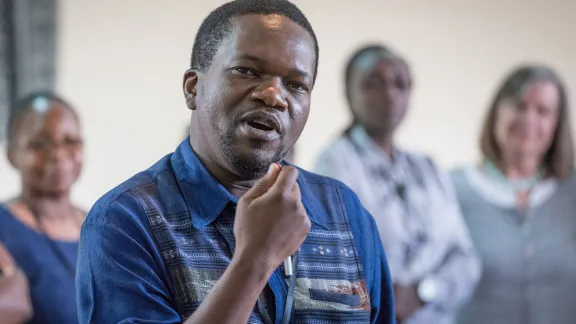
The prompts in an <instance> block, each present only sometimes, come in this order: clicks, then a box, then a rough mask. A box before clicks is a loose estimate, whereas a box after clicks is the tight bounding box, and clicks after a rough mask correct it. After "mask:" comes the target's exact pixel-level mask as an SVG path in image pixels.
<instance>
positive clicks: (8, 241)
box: [0, 93, 85, 324]
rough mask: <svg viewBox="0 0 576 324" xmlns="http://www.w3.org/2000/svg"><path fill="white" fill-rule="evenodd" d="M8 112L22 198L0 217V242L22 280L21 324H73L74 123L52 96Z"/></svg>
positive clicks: (79, 154) (37, 96) (77, 158)
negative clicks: (25, 293)
mask: <svg viewBox="0 0 576 324" xmlns="http://www.w3.org/2000/svg"><path fill="white" fill-rule="evenodd" d="M13 112H14V114H13V115H12V116H11V118H10V122H9V124H8V159H9V161H10V163H11V164H12V165H13V166H14V168H15V169H17V170H18V172H19V174H20V179H21V188H22V190H21V193H20V194H19V195H18V197H16V198H14V199H12V200H11V201H9V202H7V203H6V204H5V205H4V206H5V208H6V210H8V213H0V224H2V226H0V242H1V243H3V244H4V245H5V246H6V249H7V252H8V253H9V254H10V255H11V258H13V259H14V260H15V264H16V266H17V267H19V268H20V269H21V270H22V271H23V272H24V274H25V275H26V278H27V279H28V284H29V287H30V291H29V293H30V297H31V300H32V304H33V317H32V319H31V321H30V322H28V323H43V324H52V323H54V324H56V323H58V324H62V323H66V324H68V323H77V322H78V317H77V313H76V297H75V289H74V276H75V272H76V260H77V253H78V243H77V242H78V238H79V235H80V226H81V224H82V222H83V219H84V215H85V213H84V212H83V211H82V210H81V209H79V208H78V207H76V206H74V205H73V203H72V202H71V201H70V190H71V187H72V185H73V184H74V183H75V182H76V180H77V179H78V177H79V175H80V171H81V169H82V163H83V139H82V134H81V130H80V122H79V119H78V116H77V114H76V112H75V110H74V109H73V108H72V106H70V105H69V104H68V103H66V102H65V101H64V100H63V99H62V98H60V97H58V96H55V95H53V94H51V93H34V94H31V95H30V96H28V97H26V98H24V99H22V100H20V101H18V102H16V107H15V109H13ZM2 298H3V297H0V299H2Z"/></svg>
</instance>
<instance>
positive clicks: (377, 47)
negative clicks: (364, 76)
mask: <svg viewBox="0 0 576 324" xmlns="http://www.w3.org/2000/svg"><path fill="white" fill-rule="evenodd" d="M368 54H375V55H379V56H380V57H382V58H383V59H386V60H390V61H401V62H405V60H404V59H403V58H402V57H401V56H399V55H398V54H396V53H395V52H394V51H393V50H392V49H390V48H389V47H387V46H385V45H381V44H370V45H364V46H362V47H360V48H359V49H357V50H356V51H355V52H354V53H352V55H351V56H350V58H349V59H348V62H347V63H346V69H345V71H344V91H345V92H346V101H347V102H348V109H349V110H350V113H351V114H352V122H351V123H350V125H349V126H348V127H347V128H346V130H345V131H344V134H348V133H349V132H350V130H351V129H352V127H354V125H356V124H357V122H358V120H357V118H356V116H355V115H354V109H352V99H351V93H350V84H351V82H352V76H353V74H354V72H355V71H356V68H357V65H358V62H360V60H361V59H362V58H363V57H364V56H365V55H368Z"/></svg>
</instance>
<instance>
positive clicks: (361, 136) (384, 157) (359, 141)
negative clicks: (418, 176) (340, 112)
mask: <svg viewBox="0 0 576 324" xmlns="http://www.w3.org/2000/svg"><path fill="white" fill-rule="evenodd" d="M350 140H351V141H352V142H353V144H354V145H355V146H356V147H357V148H358V149H359V150H360V152H361V153H362V154H363V155H365V156H367V157H368V159H367V160H368V161H370V162H374V163H375V164H377V165H378V166H380V167H381V166H382V165H384V166H385V167H389V168H393V167H394V165H395V164H399V163H398V161H401V160H402V159H403V158H404V156H403V154H402V152H401V151H400V150H398V149H397V148H394V159H395V160H396V163H392V161H391V159H390V157H389V156H388V154H386V153H384V152H383V151H382V149H381V148H380V147H379V146H378V145H377V144H376V143H375V142H374V140H373V139H371V138H370V136H369V135H368V133H366V130H364V128H363V127H362V126H359V125H356V126H354V127H353V128H352V129H351V130H350Z"/></svg>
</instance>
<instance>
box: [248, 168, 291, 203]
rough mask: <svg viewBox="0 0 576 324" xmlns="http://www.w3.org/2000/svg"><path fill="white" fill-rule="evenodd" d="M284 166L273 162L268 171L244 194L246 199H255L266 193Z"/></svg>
mask: <svg viewBox="0 0 576 324" xmlns="http://www.w3.org/2000/svg"><path fill="white" fill-rule="evenodd" d="M281 169H282V167H281V166H280V165H279V164H277V163H272V164H271V165H270V167H269V168H268V172H266V174H265V175H264V176H263V177H262V178H261V179H260V180H258V182H256V184H255V185H254V186H252V188H250V190H248V191H247V192H246V193H245V194H244V197H243V198H244V199H249V200H253V199H256V198H258V197H260V196H262V195H263V194H265V193H266V192H267V191H268V189H270V187H272V185H273V184H274V182H275V181H276V178H277V177H278V174H280V170H281Z"/></svg>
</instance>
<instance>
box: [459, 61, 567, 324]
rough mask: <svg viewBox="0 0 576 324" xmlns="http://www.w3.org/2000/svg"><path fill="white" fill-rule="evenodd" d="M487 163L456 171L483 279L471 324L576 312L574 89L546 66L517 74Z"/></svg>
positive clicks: (510, 80)
mask: <svg viewBox="0 0 576 324" xmlns="http://www.w3.org/2000/svg"><path fill="white" fill-rule="evenodd" d="M480 148H481V150H482V154H483V158H482V161H481V163H480V164H479V165H476V166H471V167H465V168H460V169H458V170H456V171H454V172H453V173H452V178H453V182H454V186H455V188H456V193H457V195H458V200H459V202H460V205H461V210H462V214H463V216H464V219H465V221H466V223H467V225H468V228H469V231H470V233H471V236H472V240H473V242H474V244H475V246H476V249H477V251H478V254H479V255H480V257H481V260H482V264H483V269H482V276H481V280H480V282H479V284H478V286H477V289H476V291H475V293H474V295H473V297H472V300H471V301H470V302H469V303H468V304H467V305H465V306H464V307H463V308H462V309H461V312H460V314H459V318H458V323H462V324H476V323H478V324H480V323H482V324H484V323H490V324H526V323H530V324H550V323H554V324H569V323H574V322H575V321H576V307H574V301H575V300H576V203H575V202H576V199H575V198H576V182H575V181H574V177H573V170H574V148H573V142H572V131H571V126H570V116H569V105H568V99H567V94H566V88H565V86H564V84H563V82H562V81H561V80H560V78H559V77H558V75H557V74H556V73H555V72H554V71H553V70H552V69H550V68H548V67H546V66H521V67H519V68H516V69H515V70H513V71H512V72H511V73H510V74H508V75H507V76H506V77H505V79H504V81H503V83H502V84H501V86H500V87H499V89H498V91H497V92H496V95H495V97H494V99H493V100H492V104H491V105H490V108H489V110H488V114H487V118H486V121H485V122H484V126H483V130H482V136H481V141H480Z"/></svg>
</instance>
